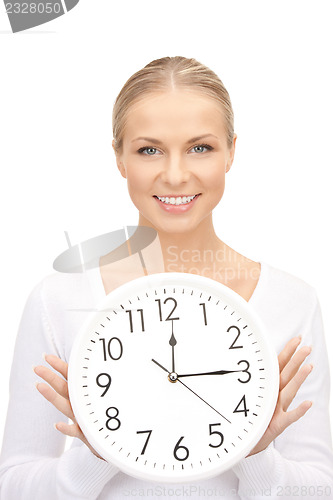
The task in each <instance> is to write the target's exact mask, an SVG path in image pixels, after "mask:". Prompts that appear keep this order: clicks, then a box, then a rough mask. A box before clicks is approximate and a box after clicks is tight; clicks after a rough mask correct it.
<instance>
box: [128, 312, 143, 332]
mask: <svg viewBox="0 0 333 500" xmlns="http://www.w3.org/2000/svg"><path fill="white" fill-rule="evenodd" d="M126 312H127V313H128V315H129V324H130V331H131V333H133V317H132V310H131V309H129V310H128V311H126ZM136 312H139V313H140V317H141V331H142V332H144V331H145V323H144V320H143V309H137V310H136Z"/></svg>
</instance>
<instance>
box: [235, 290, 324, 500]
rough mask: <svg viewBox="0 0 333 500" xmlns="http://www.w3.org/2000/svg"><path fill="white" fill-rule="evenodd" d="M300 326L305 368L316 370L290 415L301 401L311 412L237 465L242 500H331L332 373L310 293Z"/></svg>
mask: <svg viewBox="0 0 333 500" xmlns="http://www.w3.org/2000/svg"><path fill="white" fill-rule="evenodd" d="M313 295H314V296H313V300H312V307H311V310H310V311H309V312H308V314H307V318H308V319H307V320H305V321H304V325H303V328H304V329H303V331H301V332H298V333H295V335H296V334H297V335H299V334H302V337H303V341H302V344H303V345H312V352H311V354H310V356H308V358H307V360H306V361H305V363H306V364H307V363H312V364H313V366H314V368H313V370H312V372H311V374H310V375H309V376H308V378H307V379H306V380H305V382H304V383H303V385H302V386H301V388H300V389H299V391H298V393H297V395H296V397H295V399H294V401H293V402H292V403H291V405H290V407H289V409H288V411H290V410H292V409H294V408H297V406H299V404H300V403H302V402H303V401H306V400H309V401H312V402H313V405H312V407H311V408H310V409H309V410H308V411H307V413H306V414H305V415H304V416H303V417H302V418H300V419H299V420H298V421H296V422H294V423H293V424H291V425H290V426H289V427H288V428H287V429H285V431H284V432H283V433H282V434H281V435H280V436H278V437H277V438H276V439H275V440H274V441H273V443H271V444H270V445H269V446H268V447H267V448H266V449H265V450H263V451H262V452H260V453H257V454H256V455H252V456H250V457H248V458H244V459H243V460H241V461H240V462H239V463H238V464H237V465H236V466H235V467H234V468H233V471H234V472H235V474H236V475H237V477H238V479H239V492H238V493H239V496H240V498H241V499H242V500H249V499H251V500H256V499H259V498H263V497H264V496H269V498H274V499H275V498H287V497H289V498H290V497H294V496H296V497H298V496H300V497H302V498H319V497H322V498H332V497H333V451H332V438H331V429H330V417H329V395H330V373H329V364H328V354H327V349H326V344H325V336H324V331H323V323H322V316H321V310H320V306H319V303H318V300H317V297H316V295H315V292H313Z"/></svg>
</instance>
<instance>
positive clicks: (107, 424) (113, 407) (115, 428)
mask: <svg viewBox="0 0 333 500" xmlns="http://www.w3.org/2000/svg"><path fill="white" fill-rule="evenodd" d="M111 410H114V413H115V415H110V411H111ZM105 413H106V416H107V417H109V419H108V420H107V421H106V422H105V425H106V427H107V428H108V429H109V431H116V430H117V429H119V427H120V425H121V422H120V420H119V418H117V417H118V415H119V410H118V408H116V407H115V406H110V408H108V409H107V410H106V412H105ZM112 421H114V422H116V423H113V424H112V425H113V426H114V425H115V427H111V424H110V422H112Z"/></svg>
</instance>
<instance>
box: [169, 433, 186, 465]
mask: <svg viewBox="0 0 333 500" xmlns="http://www.w3.org/2000/svg"><path fill="white" fill-rule="evenodd" d="M183 439H184V436H182V437H181V438H180V439H179V440H178V441H177V444H176V446H175V448H174V450H173V456H174V457H175V459H176V460H180V461H181V462H182V461H183V460H187V459H188V457H189V454H190V452H189V451H188V448H186V446H183V445H180V444H179V443H180V442H181V441H182V440H183ZM184 452H185V456H183V454H184ZM179 453H180V455H181V456H179Z"/></svg>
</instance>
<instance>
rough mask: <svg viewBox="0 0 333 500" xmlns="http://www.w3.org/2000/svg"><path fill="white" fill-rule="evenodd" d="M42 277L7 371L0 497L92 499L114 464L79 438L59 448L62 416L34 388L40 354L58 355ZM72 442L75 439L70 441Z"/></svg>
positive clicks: (8, 499) (111, 473)
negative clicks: (102, 457) (8, 382)
mask: <svg viewBox="0 0 333 500" xmlns="http://www.w3.org/2000/svg"><path fill="white" fill-rule="evenodd" d="M42 286H43V282H42V281H41V282H40V283H39V284H38V285H36V286H35V288H34V289H33V290H32V292H31V293H30V295H29V297H28V299H27V302H26V304H25V307H24V310H23V314H22V317H21V320H20V324H19V329H18V334H17V339H16V344H15V349H14V358H13V363H12V368H11V375H10V398H9V406H8V412H7V419H6V425H5V431H4V438H3V446H2V452H1V460H0V498H1V500H21V499H22V500H29V499H32V498H33V499H34V500H45V498H47V499H48V500H58V499H61V500H69V499H71V500H72V499H75V498H80V499H90V500H93V499H96V498H98V495H99V494H100V492H101V491H102V489H103V488H104V486H105V484H106V483H107V482H108V481H109V480H110V479H111V478H112V477H113V476H114V475H115V474H117V472H118V469H117V468H116V467H114V466H112V465H111V464H108V463H107V462H105V461H104V460H101V459H99V458H97V457H96V456H95V455H94V454H93V453H92V452H91V451H90V450H89V449H88V448H87V447H86V446H85V445H84V444H83V443H81V441H79V440H78V443H75V444H76V446H73V447H72V448H70V449H68V450H67V451H65V452H64V448H65V440H66V438H65V436H63V435H62V434H61V433H60V432H59V431H56V430H55V429H54V427H53V424H54V423H56V422H58V421H60V420H64V419H65V417H64V416H63V415H62V414H61V413H60V412H59V411H58V410H56V409H55V408H54V407H53V405H51V404H50V403H49V402H48V401H46V400H45V399H44V398H43V396H42V395H41V394H39V392H38V391H37V389H36V387H35V382H36V381H37V379H38V377H37V375H35V373H34V372H33V369H32V367H33V365H36V364H40V363H41V362H42V353H43V352H47V353H50V354H56V355H58V356H59V352H58V350H57V346H56V343H55V341H54V337H53V335H52V330H51V328H50V325H49V323H48V321H47V315H46V313H45V309H44V307H43V300H42ZM75 441H76V440H75Z"/></svg>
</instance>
